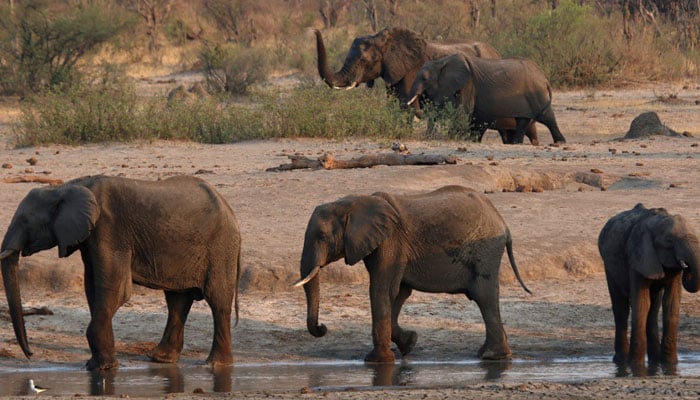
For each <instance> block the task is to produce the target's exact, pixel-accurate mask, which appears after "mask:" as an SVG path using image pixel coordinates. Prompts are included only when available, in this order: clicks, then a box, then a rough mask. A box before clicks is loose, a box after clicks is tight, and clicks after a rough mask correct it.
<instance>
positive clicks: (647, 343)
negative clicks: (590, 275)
mask: <svg viewBox="0 0 700 400" xmlns="http://www.w3.org/2000/svg"><path fill="white" fill-rule="evenodd" d="M598 249H599V250H600V255H601V256H602V258H603V262H604V264H605V276H606V278H607V282H608V290H609V292H610V300H611V302H612V309H613V314H614V317H615V356H614V358H613V360H614V361H615V362H616V363H620V364H626V363H629V364H630V365H632V366H633V367H640V366H641V367H643V366H644V355H645V353H646V354H647V355H648V358H649V363H650V364H666V365H675V364H676V363H677V362H678V355H677V338H678V314H679V308H680V300H681V284H682V285H683V287H684V288H685V290H687V291H688V292H691V293H695V292H697V291H698V290H700V278H699V277H698V262H699V261H700V240H699V239H698V235H697V233H696V232H695V230H694V229H693V228H692V227H691V226H690V224H689V223H688V221H687V220H686V219H685V218H683V217H682V216H680V215H671V214H669V213H668V211H666V210H665V209H663V208H650V209H648V208H645V207H644V205H642V204H641V203H640V204H637V205H636V206H635V207H634V208H632V209H631V210H627V211H624V212H621V213H619V214H617V215H615V216H614V217H612V218H610V220H609V221H608V222H607V223H606V224H605V226H604V227H603V229H602V230H601V232H600V236H599V237H598ZM661 306H663V335H662V336H661V337H659V323H658V316H659V309H660V308H661ZM630 310H631V311H632V326H631V337H630V340H629V341H628V338H627V326H628V325H627V324H628V319H629V315H630Z"/></svg>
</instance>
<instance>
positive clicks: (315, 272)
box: [292, 266, 321, 287]
mask: <svg viewBox="0 0 700 400" xmlns="http://www.w3.org/2000/svg"><path fill="white" fill-rule="evenodd" d="M319 271H321V267H320V266H316V267H315V268H314V269H313V270H312V271H311V273H310V274H308V275H306V278H302V279H300V280H299V281H298V282H296V283H294V284H293V285H292V286H293V287H299V286H303V285H306V284H307V283H308V282H309V281H310V280H312V279H314V278H315V277H316V275H318V273H319Z"/></svg>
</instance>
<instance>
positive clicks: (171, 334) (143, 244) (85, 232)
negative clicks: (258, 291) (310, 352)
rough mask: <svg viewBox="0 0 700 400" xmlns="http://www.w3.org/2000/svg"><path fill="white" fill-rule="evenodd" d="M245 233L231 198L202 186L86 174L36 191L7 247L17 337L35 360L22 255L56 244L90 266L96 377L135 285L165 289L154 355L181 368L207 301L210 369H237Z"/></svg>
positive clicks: (109, 357)
mask: <svg viewBox="0 0 700 400" xmlns="http://www.w3.org/2000/svg"><path fill="white" fill-rule="evenodd" d="M240 240H241V239H240V233H239V230H238V223H237V221H236V218H235V216H234V214H233V211H232V210H231V207H230V206H229V205H228V203H227V202H226V200H224V198H223V197H222V196H221V195H220V194H219V193H217V192H216V190H215V189H214V188H213V187H212V186H210V185H208V184H207V183H206V182H204V181H202V180H201V179H198V178H195V177H189V176H178V177H173V178H169V179H165V180H162V181H157V182H149V181H140V180H133V179H127V178H119V177H106V176H87V177H82V178H78V179H75V180H72V181H69V182H66V183H64V184H62V185H59V186H55V187H42V188H36V189H33V190H31V191H30V192H29V194H27V196H26V197H25V198H24V199H23V200H22V202H21V203H20V204H19V206H18V207H17V211H16V212H15V215H14V217H13V218H12V222H11V223H10V226H9V227H8V229H7V233H6V234H5V238H4V239H3V241H2V252H1V253H0V257H1V258H2V277H3V281H4V284H5V292H6V295H7V302H8V305H9V309H10V316H11V318H12V324H13V326H14V330H15V335H16V337H17V341H18V342H19V345H20V346H21V347H22V351H23V352H24V354H25V355H26V356H27V357H29V356H31V355H32V352H31V350H30V349H29V344H28V341H27V334H26V330H25V326H24V318H23V314H22V300H21V296H20V287H19V281H18V270H19V267H18V265H19V256H20V254H21V255H22V256H24V257H26V256H30V255H32V254H34V253H36V252H38V251H41V250H46V249H50V248H52V247H54V246H58V255H59V257H68V256H69V255H71V254H72V253H73V252H75V251H76V250H80V254H81V257H82V260H83V264H84V265H85V294H86V296H87V301H88V305H89V308H90V323H89V325H88V327H87V332H86V336H87V340H88V344H89V346H90V351H91V353H92V357H91V358H90V360H89V361H88V362H87V364H86V367H87V368H88V369H90V370H96V369H108V368H112V367H116V366H117V365H118V362H117V360H116V357H115V351H114V334H113V330H112V317H113V316H114V314H115V312H116V311H117V309H118V308H119V307H120V306H121V305H122V304H124V303H125V302H126V301H127V300H128V299H129V297H130V296H131V284H132V282H133V283H136V284H138V285H142V286H146V287H149V288H153V289H163V290H164V292H165V299H166V302H167V304H168V321H167V324H166V326H165V331H164V333H163V338H162V339H161V341H160V343H159V344H158V345H157V346H156V347H155V348H154V349H152V350H151V351H150V352H149V353H148V355H149V357H150V358H151V359H152V360H154V361H158V362H177V360H178V358H179V356H180V352H181V350H182V348H183V331H184V324H185V321H186V319H187V315H188V313H189V311H190V307H191V306H192V303H193V301H194V300H202V299H205V300H206V301H207V303H208V304H209V307H210V308H211V311H212V315H213V319H214V340H213V344H212V347H211V351H210V353H209V357H208V358H207V362H208V363H209V364H211V365H224V364H231V363H232V362H233V356H232V353H231V312H232V310H231V306H232V303H233V302H234V301H235V311H236V319H238V278H239V276H240V250H241V248H240V246H241V244H240Z"/></svg>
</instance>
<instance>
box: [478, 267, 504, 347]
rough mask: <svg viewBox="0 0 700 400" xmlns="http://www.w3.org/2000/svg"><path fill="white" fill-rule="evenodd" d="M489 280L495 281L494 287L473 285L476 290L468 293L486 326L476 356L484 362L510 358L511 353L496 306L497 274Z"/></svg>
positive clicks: (490, 285) (497, 305) (497, 306)
mask: <svg viewBox="0 0 700 400" xmlns="http://www.w3.org/2000/svg"><path fill="white" fill-rule="evenodd" d="M491 279H496V284H495V285H493V284H488V283H486V282H481V285H475V287H476V290H474V291H472V292H471V293H470V297H471V299H472V300H474V302H476V304H477V305H478V306H479V310H480V311H481V316H482V318H483V319H484V324H485V325H486V341H485V342H484V345H483V346H481V348H480V349H479V352H478V353H477V356H478V357H480V358H482V359H484V360H503V359H508V358H510V355H511V351H510V347H509V346H508V340H507V339H506V332H505V330H504V329H503V323H502V321H501V311H500V306H499V304H498V297H499V295H498V289H499V288H498V274H496V276H495V277H493V278H491Z"/></svg>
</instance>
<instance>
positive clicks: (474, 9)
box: [469, 0, 481, 28]
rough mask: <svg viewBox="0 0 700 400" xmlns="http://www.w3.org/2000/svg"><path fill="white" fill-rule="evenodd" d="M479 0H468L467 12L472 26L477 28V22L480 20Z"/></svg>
mask: <svg viewBox="0 0 700 400" xmlns="http://www.w3.org/2000/svg"><path fill="white" fill-rule="evenodd" d="M479 3H480V0H470V1H469V8H470V10H469V14H470V15H471V19H472V27H474V28H478V27H479V22H480V20H481V7H480V4H479Z"/></svg>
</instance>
